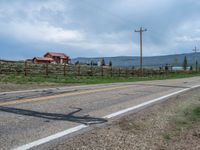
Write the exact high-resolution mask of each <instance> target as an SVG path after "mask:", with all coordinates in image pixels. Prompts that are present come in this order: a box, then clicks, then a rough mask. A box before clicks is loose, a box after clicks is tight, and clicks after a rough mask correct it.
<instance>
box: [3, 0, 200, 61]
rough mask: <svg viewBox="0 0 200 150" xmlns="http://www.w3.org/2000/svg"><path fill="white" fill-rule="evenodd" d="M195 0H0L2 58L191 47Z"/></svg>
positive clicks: (198, 35)
mask: <svg viewBox="0 0 200 150" xmlns="http://www.w3.org/2000/svg"><path fill="white" fill-rule="evenodd" d="M199 8H200V2H198V1H196V0H177V1H173V0H140V1H136V0H123V1H122V0H110V1H107V0H101V1H97V0H96V1H94V0H81V1H80V0H34V1H33V0H32V1H31V0H30V1H27V0H18V1H15V0H10V1H6V0H2V1H0V19H1V22H0V45H1V47H0V58H8V57H9V58H11V59H12V58H15V59H20V58H21V59H23V58H27V57H33V56H35V55H42V54H43V53H44V52H46V51H50V50H52V51H61V52H65V53H67V54H69V55H70V56H72V57H78V56H89V57H91V56H117V55H138V54H139V46H138V43H139V35H135V33H134V29H136V28H138V27H140V26H144V27H146V28H148V32H146V33H144V55H148V56H149V55H162V54H173V53H183V52H190V49H192V48H193V47H194V45H197V46H198V45H199V39H200V22H199V21H198V18H199V15H200V11H199Z"/></svg>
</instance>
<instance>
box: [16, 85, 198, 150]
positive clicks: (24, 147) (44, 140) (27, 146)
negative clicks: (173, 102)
mask: <svg viewBox="0 0 200 150" xmlns="http://www.w3.org/2000/svg"><path fill="white" fill-rule="evenodd" d="M198 87H200V85H196V86H192V87H190V88H185V89H182V90H179V91H176V92H173V93H171V94H167V95H165V96H162V97H159V98H156V99H153V100H150V101H147V102H144V103H141V104H139V105H136V106H133V107H130V108H127V109H123V110H120V111H118V112H115V113H112V114H109V115H107V116H104V117H102V118H104V119H111V118H114V117H117V116H120V115H122V114H125V113H127V112H130V111H133V110H136V109H139V108H142V107H144V106H148V105H150V104H153V103H156V102H158V101H161V100H163V99H166V98H169V97H171V96H174V95H177V94H180V93H183V92H186V91H189V90H191V89H195V88H198ZM88 127H89V126H87V125H79V126H76V127H73V128H70V129H67V130H65V131H62V132H58V133H56V134H53V135H51V136H48V137H45V138H42V139H39V140H37V141H34V142H31V143H28V144H25V145H22V146H20V147H18V148H16V149H14V150H28V149H30V148H33V147H36V146H39V145H42V144H45V143H48V142H50V141H53V140H55V139H58V138H61V137H63V136H66V135H69V134H71V133H74V132H78V131H80V130H82V129H85V128H88Z"/></svg>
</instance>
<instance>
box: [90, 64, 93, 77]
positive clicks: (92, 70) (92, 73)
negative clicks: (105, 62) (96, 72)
mask: <svg viewBox="0 0 200 150" xmlns="http://www.w3.org/2000/svg"><path fill="white" fill-rule="evenodd" d="M90 70H91V76H93V67H92V65H91V68H90Z"/></svg>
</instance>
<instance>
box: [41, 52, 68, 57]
mask: <svg viewBox="0 0 200 150" xmlns="http://www.w3.org/2000/svg"><path fill="white" fill-rule="evenodd" d="M48 54H49V55H51V56H55V57H60V58H69V56H67V55H65V54H64V53H54V52H48V53H46V54H45V55H44V56H46V55H48Z"/></svg>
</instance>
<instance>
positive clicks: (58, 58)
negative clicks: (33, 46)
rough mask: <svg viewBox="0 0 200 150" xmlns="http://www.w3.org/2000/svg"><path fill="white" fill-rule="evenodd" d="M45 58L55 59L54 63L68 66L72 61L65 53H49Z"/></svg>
mask: <svg viewBox="0 0 200 150" xmlns="http://www.w3.org/2000/svg"><path fill="white" fill-rule="evenodd" d="M44 58H51V59H53V61H54V62H56V63H58V64H63V63H66V64H68V63H69V61H70V58H69V56H67V55H65V54H64V53H53V52H48V53H46V54H45V55H44Z"/></svg>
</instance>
